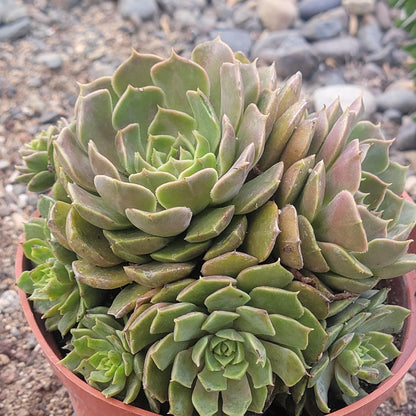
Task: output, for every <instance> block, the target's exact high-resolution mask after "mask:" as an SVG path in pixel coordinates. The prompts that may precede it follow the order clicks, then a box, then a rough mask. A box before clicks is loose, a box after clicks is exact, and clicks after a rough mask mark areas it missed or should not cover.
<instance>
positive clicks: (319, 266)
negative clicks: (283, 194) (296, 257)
mask: <svg viewBox="0 0 416 416" xmlns="http://www.w3.org/2000/svg"><path fill="white" fill-rule="evenodd" d="M298 226H299V237H300V241H301V242H300V250H301V253H302V258H303V263H304V266H305V268H306V269H307V270H310V271H312V272H315V273H324V272H327V271H329V266H328V264H327V262H326V261H325V259H324V257H323V255H322V253H321V249H320V248H319V245H318V243H317V242H316V238H315V233H314V231H313V227H312V225H311V223H310V222H309V221H308V220H307V218H306V217H304V216H303V215H298Z"/></svg>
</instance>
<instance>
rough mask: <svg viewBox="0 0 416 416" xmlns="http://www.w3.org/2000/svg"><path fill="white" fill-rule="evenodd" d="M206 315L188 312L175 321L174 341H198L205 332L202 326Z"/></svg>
mask: <svg viewBox="0 0 416 416" xmlns="http://www.w3.org/2000/svg"><path fill="white" fill-rule="evenodd" d="M206 318H207V315H206V314H204V313H202V312H190V313H187V314H185V315H182V316H179V317H177V318H176V319H175V328H174V331H173V336H174V340H175V341H189V340H192V339H199V338H201V336H202V335H204V334H205V332H204V331H203V330H202V325H203V324H204V322H205V321H206Z"/></svg>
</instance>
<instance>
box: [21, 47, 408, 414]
mask: <svg viewBox="0 0 416 416" xmlns="http://www.w3.org/2000/svg"><path fill="white" fill-rule="evenodd" d="M361 115H362V100H361V99H360V98H358V99H357V100H356V101H355V102H354V103H352V105H351V106H350V107H349V108H347V109H345V110H343V109H341V107H340V104H339V101H336V102H335V103H334V104H332V105H331V106H330V107H328V108H323V109H322V110H320V111H319V112H317V113H313V114H309V113H308V110H307V102H306V101H304V100H303V99H301V75H300V74H299V73H298V74H295V75H294V76H292V77H291V78H289V79H288V80H287V81H286V82H285V83H284V84H283V85H281V86H279V87H278V86H277V85H276V73H275V69H274V66H270V67H264V68H258V67H257V64H256V61H254V62H250V61H248V60H247V58H246V57H245V56H244V55H242V54H241V53H233V51H232V50H231V49H230V48H229V47H228V46H227V45H226V44H225V43H223V42H222V41H221V40H220V39H216V40H213V41H209V42H206V43H202V44H200V45H198V46H196V48H195V49H194V51H193V53H192V57H191V59H186V58H182V57H180V56H178V55H176V54H175V53H172V55H171V57H170V58H168V59H162V58H160V57H158V56H155V55H143V54H139V53H136V52H133V53H132V55H131V56H130V58H129V59H128V60H127V61H125V62H124V63H123V64H121V66H120V67H119V68H118V69H117V70H116V72H115V73H114V75H113V76H112V77H104V78H100V79H97V80H96V81H93V82H91V83H89V84H85V85H81V87H80V95H79V98H78V101H77V103H76V106H75V116H74V120H73V121H72V122H70V123H68V124H66V125H63V126H59V127H54V128H51V129H50V130H48V131H47V132H44V133H42V134H41V135H39V136H37V137H36V138H35V139H34V140H33V141H32V142H31V143H30V144H28V145H27V146H26V147H25V149H24V150H23V152H22V154H23V160H24V164H23V165H22V166H21V167H19V169H20V171H21V173H22V174H21V176H20V179H21V180H22V181H24V182H27V183H28V188H29V189H30V190H34V191H45V190H47V189H50V188H51V191H50V192H49V194H48V195H47V196H45V195H43V196H41V198H40V200H39V213H40V216H38V217H34V218H33V219H32V220H31V221H29V223H28V224H26V226H25V242H23V243H22V248H21V249H20V250H19V255H18V258H17V266H18V267H17V270H18V271H19V272H22V273H21V276H20V277H19V279H18V286H19V288H20V289H22V290H23V291H24V292H26V293H27V294H29V295H30V296H29V300H30V301H31V303H32V305H33V309H34V310H35V311H37V312H38V313H40V314H41V315H42V321H41V322H40V320H39V319H38V318H36V316H35V315H33V313H32V312H31V311H30V310H28V309H27V310H26V313H27V317H28V320H29V322H31V324H33V327H34V330H35V331H39V328H37V326H38V325H44V326H45V327H46V329H47V330H48V331H51V332H53V333H54V334H55V337H57V335H56V334H58V335H59V336H58V338H59V339H58V341H57V344H56V343H55V344H53V343H52V344H51V342H50V340H51V336H49V340H48V341H45V334H40V333H39V332H37V334H38V337H39V339H40V340H41V343H42V344H43V345H44V347H45V349H46V350H47V352H51V351H52V350H53V349H54V350H55V351H54V352H53V354H55V355H53V354H52V356H50V357H49V360H50V361H52V363H53V365H54V367H55V371H56V372H57V374H58V376H59V377H61V378H62V379H63V378H66V380H67V382H68V383H69V390H70V394H71V398H72V401H73V403H74V408H75V410H76V412H77V414H79V415H83V414H85V415H86V414H88V415H98V414H101V413H102V412H104V411H105V410H103V409H104V407H103V406H110V409H111V410H109V412H110V413H111V414H116V413H115V411H116V410H115V409H117V411H118V412H119V413H117V414H120V415H127V414H147V415H149V414H150V413H149V411H150V412H154V413H159V414H165V413H167V412H169V413H171V414H173V415H175V416H192V415H194V414H195V415H200V416H211V415H223V414H224V415H229V416H242V415H244V414H247V413H257V414H261V413H264V412H266V411H267V409H268V408H269V407H270V408H271V409H275V408H277V406H280V407H282V408H284V409H285V410H286V412H287V414H288V415H300V414H309V415H318V414H322V413H329V412H331V410H332V411H334V410H336V408H337V406H338V407H343V406H346V407H345V409H348V408H351V406H354V404H352V403H354V402H356V401H357V400H359V399H361V398H362V397H364V396H366V395H367V394H368V393H369V392H370V391H371V390H373V389H374V387H372V386H376V385H378V384H379V383H380V382H382V381H383V380H385V379H387V378H388V377H389V376H390V375H391V374H392V372H391V369H390V367H389V363H390V362H392V361H393V359H395V358H396V357H397V356H399V354H400V351H399V348H398V347H397V345H396V343H397V339H395V338H394V335H393V334H398V333H400V331H401V330H402V327H403V324H404V322H405V319H406V317H407V316H408V314H409V310H408V309H407V307H413V308H414V307H415V305H414V299H413V294H414V290H415V287H414V282H413V280H412V277H411V276H409V275H408V276H407V277H406V278H405V279H404V280H403V279H396V280H394V281H392V282H391V283H390V284H389V285H387V287H386V285H385V284H383V283H385V282H386V281H388V280H387V279H391V278H393V277H396V276H400V275H404V274H406V273H408V272H410V271H412V270H413V269H414V268H415V267H416V255H415V254H408V253H407V251H408V247H409V244H410V242H411V240H409V239H408V237H409V234H410V232H411V231H412V229H413V227H414V225H415V222H416V207H415V205H414V204H413V202H411V201H409V200H408V199H406V198H404V197H403V196H402V193H403V188H404V183H405V175H406V168H404V167H402V166H400V165H399V164H398V163H396V162H393V161H391V160H390V159H389V153H388V151H389V147H390V145H391V143H392V141H391V140H386V139H385V137H384V136H383V134H382V132H381V130H380V128H379V126H375V125H373V124H372V123H370V122H368V121H360V117H361ZM23 254H24V256H23ZM25 259H27V260H25ZM28 260H29V261H30V264H28ZM19 274H20V273H19ZM406 288H407V289H406ZM390 289H391V293H393V294H394V293H395V292H401V295H400V296H399V297H398V298H396V300H395V299H394V298H393V297H390V298H389V297H388V296H389V290H390ZM406 291H407V292H406ZM387 299H389V300H387ZM22 301H23V303H24V304H25V305H26V306H27V305H28V301H27V299H26V296H25V295H22ZM397 302H399V303H400V305H398V304H394V303H397ZM412 325H413V326H414V325H415V320H414V319H413V316H412V317H411V318H409V319H408V323H407V329H408V328H409V327H412ZM407 332H409V331H407ZM407 332H406V333H407ZM46 336H48V335H46ZM406 339H407V338H406ZM406 342H407V341H406ZM406 342H404V343H403V344H406ZM51 345H52V346H51ZM53 345H55V346H53ZM56 345H60V347H61V348H60V350H61V352H60V353H61V354H63V359H62V361H60V362H58V360H59V359H58V358H57V355H56V353H57V347H56ZM406 345H407V350H406V351H407V352H405V353H404V356H402V361H405V362H402V366H401V368H404V369H405V370H400V371H406V366H407V368H408V367H409V366H410V364H411V360H412V359H413V358H415V356H414V355H413V354H414V351H413V350H414V348H415V346H414V345H413V346H411V342H410V341H409V342H407V344H406ZM409 362H410V364H409ZM393 371H395V370H393ZM403 374H404V373H403ZM403 374H401V375H403ZM83 380H85V381H83ZM85 382H87V383H88V384H89V385H90V386H88V385H87V384H85ZM395 382H397V381H395ZM91 386H92V387H91ZM95 389H97V390H95ZM98 390H100V391H101V393H100V392H99V391H98ZM83 392H86V393H87V394H88V395H89V397H88V398H82V394H83ZM371 394H373V393H371ZM371 394H370V396H371ZM383 394H384V393H383ZM370 396H368V397H370ZM105 397H107V398H110V399H106V398H105ZM378 397H379V400H380V397H381V396H380V395H379V396H378ZM383 397H384V396H383ZM114 398H115V399H114ZM116 399H117V400H116ZM363 400H365V399H363ZM121 401H124V403H126V404H123V403H121ZM340 403H341V404H340ZM357 403H359V402H357ZM374 403H376V404H375V405H374ZM377 403H379V402H377V401H373V402H372V404H370V407H371V405H372V406H373V407H372V408H371V409H372V410H374V408H375V406H377ZM127 404H128V405H127ZM345 414H350V413H345ZM366 414H367V415H368V414H369V413H368V412H367V413H366Z"/></svg>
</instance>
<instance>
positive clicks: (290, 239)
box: [275, 205, 303, 269]
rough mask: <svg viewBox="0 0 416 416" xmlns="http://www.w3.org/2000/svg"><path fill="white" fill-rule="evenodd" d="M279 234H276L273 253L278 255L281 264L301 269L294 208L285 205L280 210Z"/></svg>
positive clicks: (301, 261) (301, 262)
mask: <svg viewBox="0 0 416 416" xmlns="http://www.w3.org/2000/svg"><path fill="white" fill-rule="evenodd" d="M279 228H280V231H281V232H280V234H279V235H278V236H277V240H276V247H275V254H276V256H278V257H280V260H281V262H282V264H284V265H286V266H289V267H293V268H295V269H301V268H302V267H303V259H302V253H301V250H300V243H301V241H300V235H299V227H298V219H297V213H296V208H295V207H294V206H293V205H286V206H285V207H283V208H282V209H281V210H280V215H279Z"/></svg>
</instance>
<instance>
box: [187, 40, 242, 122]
mask: <svg viewBox="0 0 416 416" xmlns="http://www.w3.org/2000/svg"><path fill="white" fill-rule="evenodd" d="M192 60H193V61H195V62H196V63H198V64H199V65H201V66H202V67H203V68H204V69H205V71H206V73H207V74H208V77H209V80H210V91H209V94H207V96H208V97H210V101H211V103H212V106H213V107H214V110H215V112H216V114H220V107H221V83H220V68H221V66H222V64H223V63H225V62H234V54H233V51H232V50H231V48H230V47H229V46H228V45H227V44H226V43H224V42H223V41H222V40H221V39H220V38H219V37H217V38H216V39H214V40H212V41H208V42H203V43H201V44H199V45H197V46H196V47H195V49H194V50H193V51H192ZM194 89H195V88H194Z"/></svg>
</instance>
